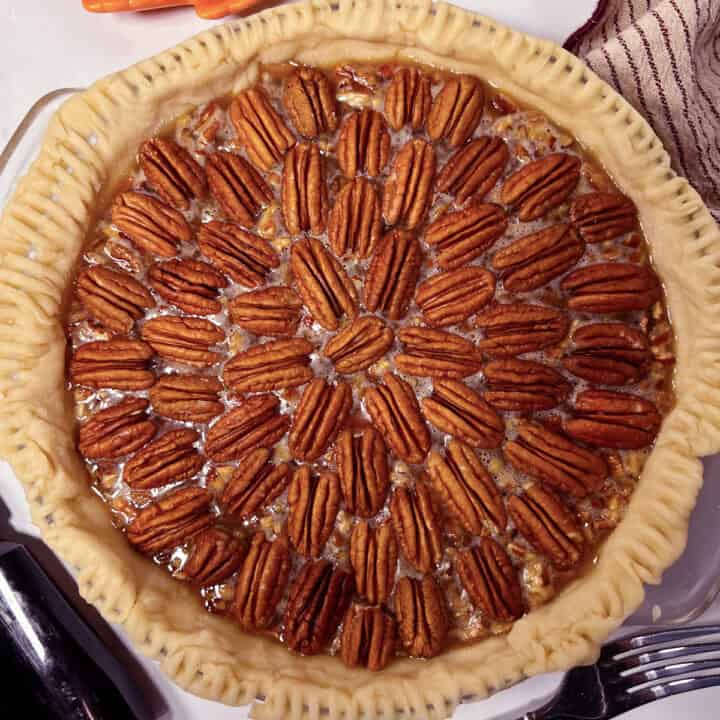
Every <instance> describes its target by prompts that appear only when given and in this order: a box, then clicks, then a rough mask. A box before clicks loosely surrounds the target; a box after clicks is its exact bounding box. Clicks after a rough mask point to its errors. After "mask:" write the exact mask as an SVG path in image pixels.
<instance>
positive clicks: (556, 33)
mask: <svg viewBox="0 0 720 720" xmlns="http://www.w3.org/2000/svg"><path fill="white" fill-rule="evenodd" d="M458 4H459V5H463V6H465V7H468V8H471V9H474V10H477V11H479V12H483V13H486V14H488V15H491V16H493V17H494V18H496V19H497V20H499V21H502V22H506V23H508V24H510V25H512V26H514V27H516V28H518V29H520V30H524V31H527V32H532V33H535V34H537V35H541V36H544V37H548V38H551V39H553V40H556V41H562V40H563V39H564V38H565V37H566V36H567V35H568V34H569V33H570V32H571V31H572V30H574V29H575V28H576V27H578V26H579V25H581V24H582V23H583V22H584V21H585V20H586V19H587V18H588V17H589V15H590V14H591V12H592V9H593V7H594V4H595V3H594V0H543V2H538V0H463V1H461V2H458ZM0 17H1V18H2V19H3V21H4V22H3V42H2V43H0V87H1V88H2V89H3V94H2V95H3V97H2V102H1V103H0V150H1V149H2V148H3V147H4V145H5V143H6V142H7V140H8V139H9V138H10V136H11V134H12V132H13V131H14V129H15V128H16V127H17V125H18V123H19V122H20V120H21V119H22V117H23V116H24V114H25V113H26V111H27V110H28V109H29V107H30V106H31V105H32V104H33V103H34V102H35V100H37V99H38V98H39V97H41V96H42V95H44V94H45V93H47V92H49V91H51V90H54V89H56V88H60V87H84V86H87V85H89V84H90V83H92V82H93V81H94V80H95V79H97V78H98V77H100V76H102V75H104V74H106V73H109V72H112V71H114V70H119V69H121V68H124V67H126V66H128V65H130V64H132V63H133V62H136V61H138V60H141V59H143V58H145V57H147V56H150V55H153V54H155V53H156V52H158V51H160V50H163V49H165V48H166V47H170V46H172V45H174V44H175V43H177V42H179V41H181V40H183V39H185V38H186V37H188V36H190V35H192V34H194V33H196V32H199V31H200V30H203V29H205V28H207V27H209V25H210V24H211V22H210V21H205V20H201V19H199V18H197V17H196V16H195V14H194V12H193V11H192V10H191V9H187V8H183V9H177V10H169V11H160V12H154V13H151V14H147V13H146V14H143V15H135V14H130V15H92V14H90V13H86V12H85V11H84V10H83V9H82V7H81V2H80V0H41V1H40V2H37V1H33V0H0ZM0 494H1V495H2V497H3V499H4V501H5V503H6V504H7V505H8V506H9V507H10V511H11V521H12V524H13V526H14V527H15V528H17V529H18V530H19V531H21V532H25V533H28V534H37V531H36V530H35V529H34V527H33V526H32V523H31V522H30V517H29V513H28V509H27V506H26V503H25V500H24V497H23V494H22V490H21V488H20V485H19V483H18V481H17V480H16V479H15V477H14V476H13V474H12V472H11V471H10V469H9V467H8V466H7V465H5V464H4V463H0ZM33 549H34V551H35V552H36V554H37V553H38V548H37V547H35V548H33ZM40 554H42V552H41V553H40ZM65 589H66V591H68V590H69V591H70V592H72V587H70V588H65ZM75 596H76V597H77V595H76V593H75ZM78 601H79V602H82V601H80V600H79V599H78ZM703 620H705V621H708V622H713V621H714V622H720V602H719V601H716V602H715V603H714V605H713V606H712V607H711V608H710V609H709V610H708V611H707V612H706V613H705V615H704V616H703ZM115 630H116V632H117V635H118V638H119V639H120V641H122V642H126V640H125V637H124V633H123V632H122V630H120V629H119V628H115ZM139 661H140V662H141V663H142V665H143V666H144V668H145V669H146V672H147V673H148V675H149V677H150V679H151V681H152V682H153V683H154V684H155V685H156V686H157V689H158V692H159V694H160V695H161V696H162V698H163V700H164V702H165V704H166V705H167V712H166V717H169V718H172V720H195V719H196V718H203V720H239V719H240V718H245V717H247V712H246V710H245V709H242V708H230V707H226V706H223V705H220V704H217V703H210V702H207V701H204V700H200V699H198V698H195V697H194V696H192V695H190V694H188V693H185V692H183V691H182V690H180V689H178V688H177V687H176V686H174V685H173V684H172V683H170V682H169V681H168V680H166V679H165V677H164V676H163V675H162V673H161V672H160V670H159V669H158V667H157V666H156V664H155V663H153V662H151V661H149V660H147V659H145V658H139ZM557 682H558V676H544V677H540V678H534V679H532V680H529V681H526V682H525V683H523V684H522V685H521V686H518V687H515V688H511V689H510V690H507V691H505V692H502V693H498V694H497V695H496V696H494V697H493V698H491V699H490V700H485V701H482V702H479V703H472V704H468V705H463V706H461V707H460V708H459V709H458V710H457V712H456V714H455V716H454V718H456V719H457V720H471V719H472V720H480V719H481V718H482V719H487V720H500V719H502V720H514V718H515V716H516V715H517V713H516V712H514V711H515V710H516V709H517V708H518V707H519V706H521V705H525V704H528V703H532V702H533V701H534V700H537V699H539V698H542V697H544V696H545V695H546V694H547V693H548V692H550V691H552V689H553V688H554V687H555V686H556V685H557ZM715 703H720V688H719V689H708V690H702V691H698V692H695V693H690V694H687V695H682V696H677V697H674V698H670V699H668V700H663V701H659V702H656V703H653V704H651V705H648V706H645V707H644V708H641V709H639V710H636V711H634V712H632V713H628V714H626V715H625V716H623V718H624V719H627V720H650V719H652V720H677V719H680V718H693V720H716V719H717V718H718V716H719V714H720V712H719V711H718V709H717V706H716V705H715ZM279 720H281V719H279Z"/></svg>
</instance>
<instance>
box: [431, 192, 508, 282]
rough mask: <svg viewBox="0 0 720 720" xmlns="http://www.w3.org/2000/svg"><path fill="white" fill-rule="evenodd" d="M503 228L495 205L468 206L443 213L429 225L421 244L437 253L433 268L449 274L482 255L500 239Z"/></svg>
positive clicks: (505, 220) (500, 211) (502, 214)
mask: <svg viewBox="0 0 720 720" xmlns="http://www.w3.org/2000/svg"><path fill="white" fill-rule="evenodd" d="M507 225H508V218H507V215H506V214H505V211H504V210H503V209H502V208H501V207H500V206H499V205H493V204H492V203H480V204H477V205H470V206H468V207H467V208H465V209H463V210H457V211H456V212H449V213H445V214H444V215H441V216H440V217H439V218H438V219H437V220H435V222H433V223H431V224H430V225H429V227H428V229H427V230H426V231H425V242H426V243H427V244H428V245H430V247H435V248H436V249H437V264H438V265H439V266H440V267H441V268H443V269H444V270H452V269H454V268H458V267H461V266H462V265H466V264H467V263H469V262H470V261H471V260H474V259H475V258H476V257H479V256H480V255H482V254H483V253H484V252H485V251H486V250H487V249H488V248H489V247H490V246H491V245H492V244H493V243H494V242H495V241H496V240H498V239H499V238H500V237H502V235H503V233H504V232H505V230H506V229H507ZM501 252H502V251H501ZM496 257H497V256H496Z"/></svg>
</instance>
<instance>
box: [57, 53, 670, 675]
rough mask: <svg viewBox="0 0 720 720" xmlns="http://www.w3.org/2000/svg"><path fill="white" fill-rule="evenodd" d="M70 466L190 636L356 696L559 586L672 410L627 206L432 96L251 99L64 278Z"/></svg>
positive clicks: (404, 84)
mask: <svg viewBox="0 0 720 720" xmlns="http://www.w3.org/2000/svg"><path fill="white" fill-rule="evenodd" d="M74 288H75V289H74V296H73V302H72V307H71V310H70V314H69V317H68V325H67V330H68V342H69V343H70V345H71V348H72V357H71V359H70V361H69V366H68V377H69V383H70V386H71V388H72V391H73V393H74V397H75V401H76V414H77V418H78V422H79V432H78V449H79V451H80V453H81V454H82V455H83V457H84V458H85V460H86V463H87V467H88V471H89V475H90V480H91V483H92V487H93V489H94V490H95V491H96V492H97V493H98V494H99V495H100V496H101V497H102V498H103V500H104V501H105V502H106V503H107V505H108V507H109V509H110V512H111V518H112V522H113V524H114V525H115V526H116V527H117V528H118V531H119V532H123V533H124V534H125V535H126V538H127V540H128V541H129V542H130V543H131V544H132V545H133V546H134V547H135V548H136V549H137V550H138V552H141V553H144V554H145V555H147V556H148V557H149V558H151V559H152V560H153V561H154V562H155V563H156V564H158V565H159V566H161V567H160V568H158V572H161V571H162V570H165V571H167V572H169V573H171V575H172V576H173V577H174V578H176V579H177V580H178V581H184V582H187V583H191V584H192V585H193V586H194V587H195V588H196V590H197V593H198V596H199V597H200V598H201V600H202V602H203V603H204V606H205V608H206V609H207V610H208V611H209V612H213V613H220V614H224V615H226V616H227V617H228V618H230V619H231V620H232V621H234V622H238V623H240V624H241V625H242V627H243V628H245V629H247V630H249V631H253V632H263V633H270V634H272V635H273V636H276V637H277V638H278V639H280V640H281V641H283V642H285V643H286V644H287V645H288V647H289V648H290V649H291V650H293V651H295V652H299V653H304V654H312V653H317V652H331V653H338V654H339V655H340V657H341V658H342V660H343V661H344V662H346V663H348V664H349V665H352V666H355V665H364V666H366V667H369V668H370V669H373V670H379V669H381V668H382V667H384V666H385V665H386V664H387V663H388V662H390V661H391V660H392V657H393V656H394V655H395V654H407V655H411V656H419V657H431V656H433V655H436V654H437V653H439V652H441V651H442V650H443V648H445V647H447V646H448V645H449V644H450V643H453V642H468V641H474V640H477V639H480V638H482V637H485V636H487V635H489V634H494V633H499V632H505V631H507V630H508V629H509V628H510V627H511V624H512V622H513V621H514V620H516V619H517V618H519V617H521V616H522V615H523V614H524V613H525V612H528V611H529V610H531V609H533V608H534V607H537V606H539V605H541V604H543V603H545V602H547V601H548V600H550V599H551V598H552V597H553V596H554V595H555V594H556V593H557V592H558V591H559V590H560V589H561V588H562V586H563V585H564V584H565V583H567V582H568V581H569V580H570V579H573V578H575V577H577V576H578V575H579V574H581V573H582V571H583V568H584V567H585V566H586V565H587V563H589V562H591V561H592V558H593V557H594V556H595V553H596V550H597V547H598V544H599V543H600V542H601V541H602V540H603V539H604V538H605V537H606V536H607V534H608V532H609V531H611V530H612V528H613V527H614V526H615V525H617V523H618V522H619V521H620V519H621V518H622V515H623V510H624V508H625V506H626V504H627V502H628V500H629V498H630V496H631V494H632V491H633V488H634V486H635V483H636V482H637V479H638V477H639V474H640V472H641V470H642V467H643V464H644V462H645V458H646V457H647V454H648V452H649V451H650V449H651V447H652V444H653V441H654V438H655V436H656V434H657V431H658V429H659V426H660V423H661V420H662V417H663V416H664V415H665V414H666V413H667V412H668V410H669V409H670V407H671V405H672V402H673V394H672V381H671V379H672V370H673V363H674V354H673V335H672V329H671V327H670V324H669V321H668V317H667V313H666V309H665V305H664V298H663V291H662V287H661V285H660V282H659V280H658V279H657V277H656V276H655V274H654V272H653V270H652V267H651V265H650V261H649V258H648V251H647V247H646V244H645V239H644V237H643V234H642V230H641V228H640V225H639V223H638V219H637V213H636V211H635V208H634V206H633V204H632V202H631V201H630V200H629V199H628V198H625V197H624V196H623V195H621V194H620V193H619V192H618V191H617V189H616V188H615V187H614V186H613V184H612V181H611V180H610V178H609V177H608V176H607V174H606V173H605V172H604V171H603V169H602V167H601V166H600V165H599V163H598V162H597V161H595V160H594V159H593V158H592V157H590V156H589V155H588V154H587V153H586V152H584V151H583V148H582V147H580V146H579V145H578V143H576V142H575V141H574V139H573V138H572V137H571V136H569V135H568V134H567V133H566V132H564V131H563V130H561V129H560V128H557V127H555V126H553V125H552V123H550V122H549V121H548V120H547V118H545V117H544V116H543V115H541V114H540V113H539V112H537V111H535V110H532V109H530V108H520V107H518V106H517V105H516V104H515V103H514V102H513V101H512V100H511V99H509V98H507V97H505V96H503V95H501V94H499V93H498V92H496V91H495V90H493V89H492V88H490V87H488V86H487V85H485V84H484V83H483V82H482V81H480V80H478V79H476V78H472V77H468V76H456V75H450V74H448V73H440V72H437V71H435V70H433V69H432V68H419V67H412V66H399V65H383V66H366V65H352V66H351V65H345V66H340V67H336V68H331V69H324V70H322V71H320V70H317V69H311V68H305V67H295V66H285V65H284V66H271V67H266V68H264V69H263V72H262V73H261V79H260V82H259V83H258V84H257V85H256V86H254V87H253V88H250V89H248V90H246V91H244V92H243V93H241V94H240V95H239V96H237V97H234V98H221V99H218V100H217V101H216V102H213V103H210V104H208V105H205V106H201V107H198V108H195V109H194V110H193V111H192V112H189V113H187V114H186V115H183V116H182V117H180V118H177V119H176V120H175V121H174V122H173V123H172V124H171V125H169V126H168V128H167V129H166V130H165V131H163V134H162V135H161V136H160V137H157V138H149V139H148V140H147V141H146V142H145V143H143V145H142V146H141V147H140V148H138V149H137V158H136V163H135V165H134V167H133V170H132V172H131V174H130V176H129V177H128V178H127V182H126V184H125V185H124V186H123V187H122V188H120V191H119V192H118V194H117V196H116V197H115V200H114V201H113V204H112V207H111V208H109V209H108V211H107V213H106V214H105V215H104V216H103V217H102V219H101V220H100V221H99V222H98V224H97V226H96V227H95V229H94V230H93V232H92V234H91V237H90V238H89V241H88V245H87V250H86V252H85V254H84V255H83V257H82V259H81V262H80V263H79V266H78V273H77V278H76V282H75V286H74Z"/></svg>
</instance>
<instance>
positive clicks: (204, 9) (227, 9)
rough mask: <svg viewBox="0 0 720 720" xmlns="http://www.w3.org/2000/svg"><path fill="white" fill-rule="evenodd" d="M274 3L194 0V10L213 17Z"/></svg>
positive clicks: (242, 11)
mask: <svg viewBox="0 0 720 720" xmlns="http://www.w3.org/2000/svg"><path fill="white" fill-rule="evenodd" d="M274 4H275V3H272V2H263V1H262V0H195V11H196V12H197V14H198V15H199V16H200V17H202V18H208V19H214V18H221V17H225V15H231V14H232V13H241V14H246V13H248V12H252V11H255V10H260V9H261V8H262V7H269V6H270V5H274Z"/></svg>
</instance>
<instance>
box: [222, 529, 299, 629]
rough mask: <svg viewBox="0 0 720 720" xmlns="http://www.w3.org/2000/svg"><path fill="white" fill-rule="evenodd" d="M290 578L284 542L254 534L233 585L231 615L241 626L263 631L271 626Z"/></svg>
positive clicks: (287, 552) (288, 560)
mask: <svg viewBox="0 0 720 720" xmlns="http://www.w3.org/2000/svg"><path fill="white" fill-rule="evenodd" d="M289 575H290V548H289V547H288V543H287V540H285V539H284V538H280V539H278V540H275V541H274V542H268V541H267V540H266V539H265V533H263V532H257V533H255V534H254V535H253V538H252V541H251V542H250V547H249V549H248V553H247V555H246V556H245V560H244V561H243V564H242V568H241V569H240V573H239V574H238V578H237V584H236V585H235V602H234V606H233V615H234V616H235V619H236V620H237V621H238V623H240V625H241V626H242V627H244V628H245V629H246V630H264V629H265V628H267V627H268V626H269V625H270V624H271V623H272V621H273V619H274V617H275V608H276V607H277V605H278V603H279V602H280V599H281V598H282V596H283V594H284V593H285V586H286V585H287V581H288V576H289Z"/></svg>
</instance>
